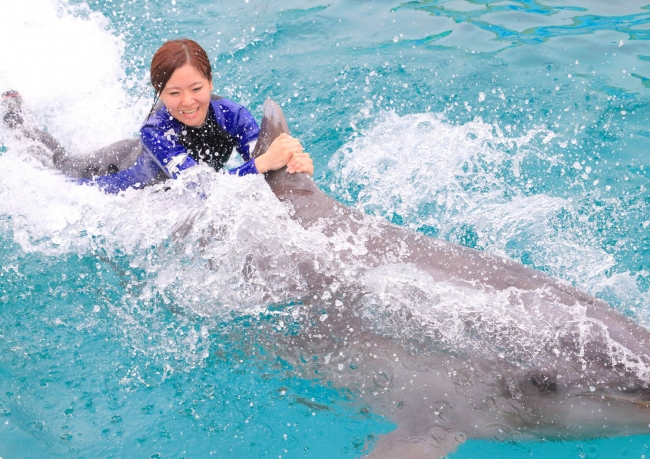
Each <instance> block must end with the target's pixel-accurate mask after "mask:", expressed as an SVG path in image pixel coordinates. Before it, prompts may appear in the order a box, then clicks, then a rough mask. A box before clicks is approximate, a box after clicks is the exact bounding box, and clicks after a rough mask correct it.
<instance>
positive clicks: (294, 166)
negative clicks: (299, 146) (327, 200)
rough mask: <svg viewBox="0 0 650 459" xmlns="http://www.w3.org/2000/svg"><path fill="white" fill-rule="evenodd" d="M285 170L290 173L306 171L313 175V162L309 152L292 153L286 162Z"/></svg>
mask: <svg viewBox="0 0 650 459" xmlns="http://www.w3.org/2000/svg"><path fill="white" fill-rule="evenodd" d="M287 172H288V173H290V174H294V173H296V172H306V173H308V174H309V175H314V162H313V161H312V159H311V156H309V153H305V152H300V153H296V154H294V155H293V156H292V157H291V159H290V160H289V162H288V163H287Z"/></svg>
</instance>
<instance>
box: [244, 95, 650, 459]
mask: <svg viewBox="0 0 650 459" xmlns="http://www.w3.org/2000/svg"><path fill="white" fill-rule="evenodd" d="M283 132H284V133H289V129H288V126H287V123H286V121H285V119H284V116H283V114H282V111H281V109H280V108H279V107H278V106H277V104H275V102H273V101H271V100H267V101H266V102H265V104H264V118H263V121H262V126H261V133H260V137H259V139H258V143H257V145H256V148H255V151H254V153H253V155H254V156H255V155H258V154H260V153H262V152H264V151H266V150H267V149H268V147H269V145H270V143H271V142H272V141H273V139H275V138H276V137H277V136H278V135H279V134H280V133H283ZM266 180H267V182H268V184H269V186H270V187H271V189H272V190H273V192H274V193H275V194H276V196H277V197H278V198H279V199H280V200H281V201H284V202H287V203H290V204H291V206H290V207H291V208H292V209H293V213H292V218H293V219H295V220H296V221H298V222H299V223H300V224H301V225H302V226H303V227H305V228H316V229H319V230H321V231H322V232H324V233H325V234H326V235H327V236H328V237H330V238H332V239H335V240H337V241H339V242H340V241H345V242H346V243H347V244H343V245H339V246H338V247H337V248H335V249H333V251H335V252H336V254H335V255H336V259H337V261H339V262H340V263H341V264H343V265H346V266H348V265H354V266H358V267H362V269H361V270H357V271H356V272H357V273H359V276H360V277H361V278H362V282H361V283H362V284H363V286H362V287H359V289H358V290H356V292H355V291H354V289H352V290H351V291H348V292H347V297H345V296H346V294H345V293H344V294H343V297H342V296H341V295H340V294H338V293H337V292H335V291H334V289H330V290H327V289H328V287H329V286H331V285H332V284H335V285H337V286H338V285H340V283H345V282H346V281H345V279H341V278H338V279H337V278H336V275H334V277H332V276H331V275H328V274H326V273H323V272H320V271H319V269H318V266H314V265H311V264H309V263H303V264H301V270H302V276H303V278H304V279H305V281H306V282H305V283H306V285H307V286H308V287H309V288H310V289H312V291H325V292H326V293H327V292H330V291H331V292H332V294H331V295H330V294H329V293H327V294H326V295H321V297H319V300H318V301H316V302H314V301H313V299H312V298H309V300H308V301H309V303H312V306H304V307H303V309H304V311H302V312H301V314H297V317H301V320H300V322H301V324H302V327H303V330H302V331H301V332H300V333H298V334H295V333H294V334H290V335H286V336H284V337H280V338H277V340H278V343H279V344H278V345H279V346H280V348H279V349H278V352H279V353H281V354H283V356H284V358H287V359H289V361H291V362H293V364H294V365H296V366H297V367H299V368H301V369H302V371H306V372H307V374H311V375H312V376H314V377H317V378H319V379H322V380H323V381H327V382H331V383H333V384H335V385H338V386H341V387H347V388H350V389H353V390H354V391H355V392H356V393H358V394H360V397H361V399H362V400H363V401H364V402H365V403H367V404H368V405H369V407H370V409H371V410H373V411H374V412H376V413H379V414H383V415H385V416H387V417H388V418H389V419H391V420H393V421H395V422H396V423H397V429H396V430H395V431H393V432H392V433H390V434H389V435H386V436H382V437H381V438H379V439H378V441H377V442H376V445H375V447H374V448H373V449H372V451H371V452H370V453H369V454H370V456H371V457H373V458H383V459H386V458H400V459H403V458H407V457H408V458H414V459H416V458H438V457H443V456H445V455H447V454H449V453H450V452H452V451H454V450H455V449H456V447H457V446H458V445H459V444H460V443H462V442H464V441H465V440H466V439H467V438H486V439H498V440H528V439H536V438H537V439H541V438H544V439H558V440H559V439H571V438H590V437H604V436H615V435H631V434H639V433H642V434H643V433H648V432H650V410H648V408H649V407H650V391H649V390H648V389H647V388H648V383H649V382H650V371H649V370H650V366H649V363H650V357H649V356H650V347H649V344H650V333H649V332H648V330H646V329H645V328H643V327H641V326H640V325H638V324H636V323H635V322H633V321H632V320H630V319H629V318H627V317H625V316H624V315H622V314H620V313H618V312H617V311H615V310H613V309H612V308H611V307H610V306H609V305H607V304H606V303H605V302H603V301H601V300H598V299H597V298H594V297H592V296H590V295H587V294H585V293H584V292H581V291H579V290H577V289H575V288H573V287H571V286H569V285H566V284H564V283H561V282H559V281H558V280H556V279H553V278H551V277H549V276H547V275H545V274H543V273H541V272H538V271H535V270H532V269H530V268H527V267H524V266H523V265H520V264H518V263H515V262H513V261H511V260H507V259H504V258H501V257H498V256H494V255H491V254H489V253H485V252H479V251H476V250H473V249H469V248H466V247H462V246H458V245H456V244H453V243H449V242H446V241H441V240H436V239H433V238H430V237H427V236H424V235H422V234H418V233H414V232H412V231H409V230H407V229H404V228H402V227H398V226H395V225H392V224H389V223H387V222H385V221H383V220H379V219H376V218H374V217H371V216H368V215H365V214H363V213H360V212H357V211H354V210H352V209H349V208H347V207H345V206H343V205H342V204H340V203H338V202H337V201H335V200H333V199H332V198H330V197H328V196H327V195H325V194H324V193H323V192H322V191H321V190H320V189H319V188H318V187H317V186H316V185H315V183H314V182H313V180H312V179H311V178H310V177H309V176H308V175H306V174H288V173H287V172H286V170H279V171H274V172H270V173H268V174H267V175H266ZM348 285H349V280H348ZM368 286H370V287H371V288H370V290H374V291H372V292H369V291H368V290H369V288H368ZM336 290H337V291H338V292H340V290H341V289H340V287H339V288H337V289H336ZM404 297H406V299H404ZM328 298H329V300H328ZM337 298H338V299H337ZM314 303H315V304H317V307H314V306H313V304H314ZM409 303H411V304H409ZM414 303H421V304H420V306H421V307H423V308H424V311H425V314H419V315H418V313H417V311H415V310H413V309H414V308H412V307H411V306H412V305H413V304H414ZM415 309H417V308H415ZM428 309H430V310H433V312H431V311H427V310H428ZM294 316H296V315H295V314H294ZM304 317H307V318H308V319H304ZM450 329H452V331H451V332H450ZM290 356H293V357H292V358H291V357H290Z"/></svg>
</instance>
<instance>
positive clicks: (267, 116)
mask: <svg viewBox="0 0 650 459" xmlns="http://www.w3.org/2000/svg"><path fill="white" fill-rule="evenodd" d="M262 112H263V117H262V125H261V127H260V133H259V136H258V138H257V143H256V144H255V149H254V150H253V153H252V155H251V156H252V157H253V158H257V157H258V156H260V155H261V154H262V153H264V152H266V150H268V149H269V147H270V146H271V144H272V143H273V141H274V140H275V139H276V138H277V137H278V136H279V135H280V134H288V135H290V132H289V126H288V125H287V120H286V119H285V118H284V114H283V113H282V109H281V108H280V106H279V105H278V104H277V103H276V102H275V101H274V100H273V99H266V101H265V102H264V106H263V108H262Z"/></svg>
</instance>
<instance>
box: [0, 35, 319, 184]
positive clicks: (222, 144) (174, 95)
mask: <svg viewBox="0 0 650 459" xmlns="http://www.w3.org/2000/svg"><path fill="white" fill-rule="evenodd" d="M151 84H152V85H153V87H154V88H155V90H156V100H155V101H154V104H153V106H152V109H151V111H150V113H149V115H148V117H147V121H146V122H145V123H144V125H143V126H142V128H141V129H140V139H139V140H137V139H133V140H126V141H120V142H117V143H116V144H113V145H110V146H109V147H106V148H104V149H102V150H100V151H98V152H96V153H95V154H93V155H90V156H89V159H88V160H87V161H85V162H83V163H82V162H79V161H78V160H76V159H71V158H70V156H69V155H68V154H67V153H66V152H65V150H63V148H62V147H60V145H58V143H57V142H56V141H54V139H51V142H49V143H48V142H45V141H43V140H42V139H41V138H45V139H48V140H49V139H50V136H49V135H47V134H45V133H42V132H41V131H39V130H37V129H35V128H33V127H28V126H26V125H25V124H24V122H23V118H22V116H21V113H20V104H13V105H12V106H14V105H15V107H14V108H13V109H12V108H10V109H9V111H8V112H7V114H6V115H5V123H6V124H7V125H8V126H9V127H11V128H13V129H16V130H17V131H18V133H19V134H22V135H24V136H25V137H28V138H30V139H33V140H37V141H39V140H40V142H41V143H42V144H43V146H44V147H45V149H46V150H49V151H50V152H51V153H52V162H53V163H54V165H55V166H56V167H58V168H59V169H60V170H62V171H64V172H68V173H70V175H73V176H74V177H76V178H78V179H79V181H80V183H87V184H94V185H98V186H99V187H100V188H102V189H103V190H104V191H106V192H109V193H117V192H119V191H123V190H126V189H127V188H142V187H145V186H147V185H151V184H153V183H157V182H159V181H161V180H166V179H168V178H174V179H175V178H177V177H178V175H179V173H180V172H181V171H183V170H185V169H187V168H189V167H192V166H195V165H196V164H198V163H200V162H205V163H207V164H208V165H209V166H210V167H212V168H214V169H215V170H216V171H219V170H221V169H222V168H223V167H224V165H225V164H226V163H227V162H228V160H229V159H230V156H231V155H232V152H233V150H234V149H237V151H238V152H239V154H240V155H241V157H242V158H243V159H244V161H245V162H244V163H243V164H242V165H240V166H239V167H236V168H233V169H231V170H230V171H229V172H230V173H231V174H236V175H247V174H257V173H266V172H268V171H272V170H278V169H282V168H284V167H285V166H286V167H287V170H288V172H290V173H295V172H306V173H309V174H310V175H311V174H313V171H314V167H313V163H312V160H311V158H310V156H309V154H307V153H305V152H304V151H303V148H302V145H301V144H300V142H299V141H298V140H297V139H295V138H293V137H291V136H289V135H282V136H280V137H279V138H278V139H277V140H276V141H275V142H273V144H272V145H271V146H270V147H269V149H268V151H266V152H265V153H264V154H262V155H260V156H258V157H257V158H251V152H252V145H253V144H254V143H255V141H256V140H257V136H258V133H259V127H258V125H257V123H256V121H255V119H254V118H253V115H251V113H250V112H249V111H248V110H247V109H246V108H245V107H243V106H242V105H239V104H237V103H235V102H232V101H229V100H227V99H224V98H221V97H219V96H216V95H213V94H212V90H213V89H214V85H213V83H212V67H211V65H210V60H209V59H208V56H207V54H206V52H205V51H204V50H203V48H201V46H199V45H198V44H197V43H196V42H194V41H193V40H189V39H179V40H172V41H169V42H167V43H165V44H164V45H162V46H161V47H160V48H159V49H158V51H156V53H155V54H154V57H153V59H152V61H151ZM14 94H15V97H14V96H13V95H14ZM10 95H11V96H12V97H11V99H12V100H13V99H16V100H20V96H19V95H18V94H17V93H15V92H8V93H6V94H5V95H3V97H4V98H5V99H9V96H10ZM159 101H160V102H162V104H160V103H158V102H159ZM5 105H7V106H9V104H5ZM39 134H42V135H39ZM50 144H52V145H56V146H57V147H56V148H52V147H51V146H50ZM114 157H115V158H117V159H119V161H113V159H115V158H114ZM125 158H126V159H125ZM129 158H130V159H129ZM117 163H120V164H121V166H122V167H120V166H118V165H116V164H117Z"/></svg>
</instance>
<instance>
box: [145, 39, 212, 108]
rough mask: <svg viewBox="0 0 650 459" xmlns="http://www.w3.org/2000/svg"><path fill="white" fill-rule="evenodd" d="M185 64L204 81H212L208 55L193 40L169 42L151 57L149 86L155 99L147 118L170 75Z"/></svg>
mask: <svg viewBox="0 0 650 459" xmlns="http://www.w3.org/2000/svg"><path fill="white" fill-rule="evenodd" d="M186 64H190V65H192V66H193V67H194V68H195V69H197V70H198V71H199V73H200V74H201V75H203V76H204V77H205V79H206V80H208V81H212V66H211V65H210V59H208V54H207V53H206V52H205V50H204V49H203V48H201V46H200V45H199V44H198V43H197V42H195V41H194V40H190V39H188V38H180V39H178V40H170V41H168V42H166V43H165V44H164V45H162V46H161V47H160V48H158V51H156V54H154V55H153V58H152V59H151V69H150V73H151V84H152V85H153V87H154V89H155V90H156V97H155V100H154V102H153V106H152V107H151V111H150V112H149V116H151V114H152V113H153V111H154V108H155V106H156V104H157V103H158V100H159V99H160V94H161V93H162V91H163V89H165V85H166V84H167V82H168V81H169V79H170V78H171V77H172V74H173V73H174V72H175V71H176V69H178V68H180V67H183V66H184V65H186ZM149 116H147V118H149Z"/></svg>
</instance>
